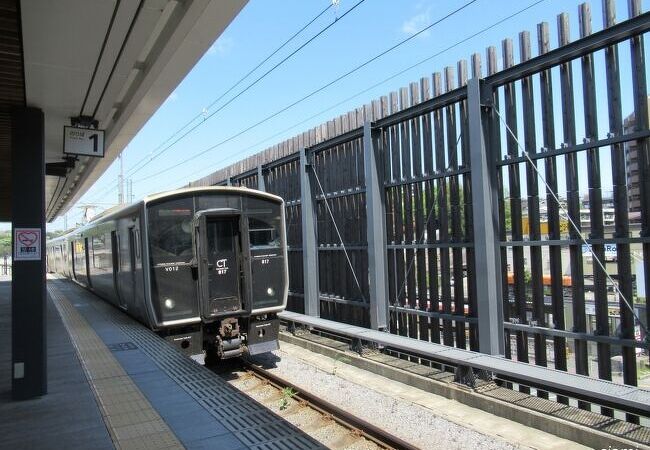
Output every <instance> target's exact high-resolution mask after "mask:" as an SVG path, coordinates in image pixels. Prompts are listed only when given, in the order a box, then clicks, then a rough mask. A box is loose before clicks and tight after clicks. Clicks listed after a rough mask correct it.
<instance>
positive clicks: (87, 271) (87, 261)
mask: <svg viewBox="0 0 650 450" xmlns="http://www.w3.org/2000/svg"><path fill="white" fill-rule="evenodd" d="M84 252H85V253H84V255H85V257H86V283H88V287H93V283H92V281H90V247H88V238H84Z"/></svg>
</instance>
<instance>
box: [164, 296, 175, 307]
mask: <svg viewBox="0 0 650 450" xmlns="http://www.w3.org/2000/svg"><path fill="white" fill-rule="evenodd" d="M175 305H176V302H175V301H174V300H172V299H171V298H166V299H165V308H167V309H174V306H175Z"/></svg>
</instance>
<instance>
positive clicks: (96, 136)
mask: <svg viewBox="0 0 650 450" xmlns="http://www.w3.org/2000/svg"><path fill="white" fill-rule="evenodd" d="M98 138H99V136H98V135H97V134H93V135H92V136H88V139H91V140H92V141H93V153H97V139H98Z"/></svg>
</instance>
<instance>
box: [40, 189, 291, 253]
mask: <svg viewBox="0 0 650 450" xmlns="http://www.w3.org/2000/svg"><path fill="white" fill-rule="evenodd" d="M202 192H206V193H209V192H223V193H227V192H235V193H240V194H246V195H253V196H257V197H263V198H268V199H270V200H275V201H277V202H283V201H284V200H283V199H282V197H279V196H277V195H275V194H270V193H268V192H264V191H258V190H255V189H250V188H247V187H240V186H203V187H186V188H180V189H174V190H171V191H164V192H158V193H156V194H150V195H147V196H145V197H144V198H143V199H142V200H139V201H137V202H135V203H131V204H128V205H116V206H113V207H111V208H109V209H107V210H106V211H102V212H101V213H99V214H97V215H96V216H95V217H93V218H92V219H91V220H90V221H89V222H88V223H87V224H85V225H82V226H80V227H78V228H74V229H72V230H69V231H68V232H67V233H65V234H63V235H61V236H58V237H56V238H54V239H51V240H49V241H48V242H56V241H58V240H63V239H66V238H68V237H70V236H72V235H74V234H76V233H78V232H80V231H83V230H84V229H86V228H90V227H92V226H93V225H96V224H97V222H99V221H100V220H102V219H108V218H111V217H113V216H117V215H119V214H121V213H123V212H124V211H128V210H129V209H138V208H139V207H141V206H146V205H147V204H148V203H151V202H155V201H158V200H162V199H166V198H173V197H175V196H183V195H187V194H194V193H202Z"/></svg>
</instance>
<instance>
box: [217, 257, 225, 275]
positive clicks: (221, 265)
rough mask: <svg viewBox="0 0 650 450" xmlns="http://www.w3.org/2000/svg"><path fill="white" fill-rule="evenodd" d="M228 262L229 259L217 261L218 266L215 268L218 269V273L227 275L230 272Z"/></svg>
mask: <svg viewBox="0 0 650 450" xmlns="http://www.w3.org/2000/svg"><path fill="white" fill-rule="evenodd" d="M227 262H228V259H226V258H224V259H220V260H218V261H217V262H216V266H217V268H216V269H215V270H216V271H217V275H225V274H226V273H227V272H228V266H227V265H226V263H227Z"/></svg>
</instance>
